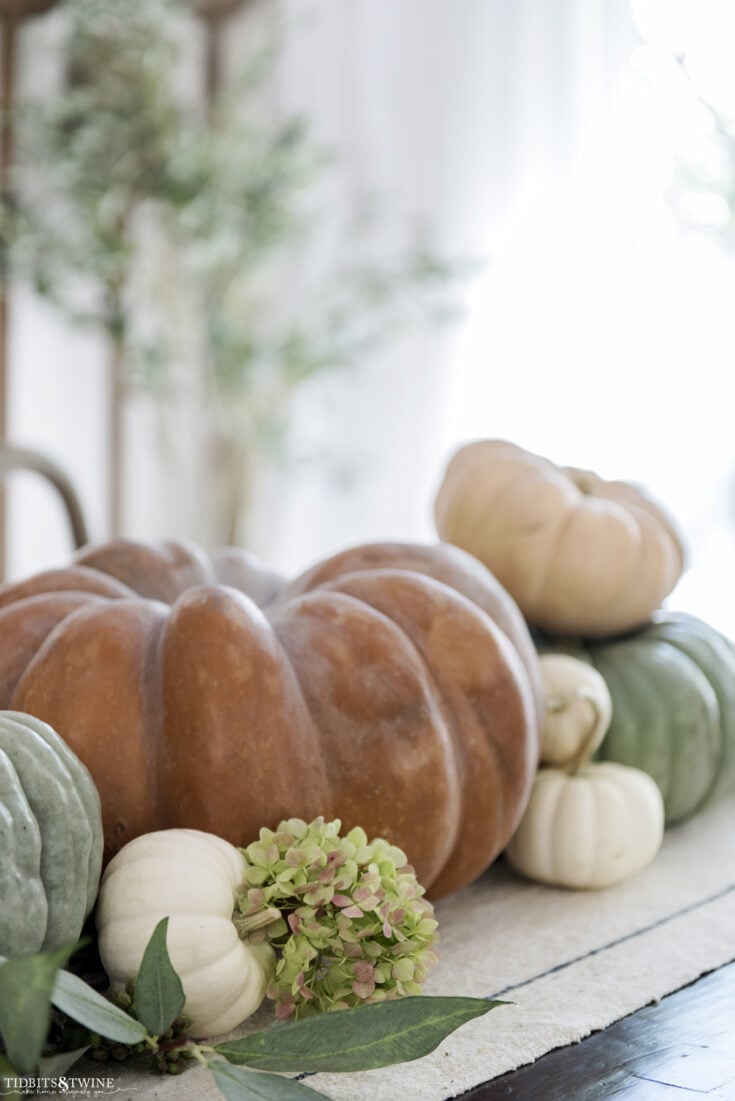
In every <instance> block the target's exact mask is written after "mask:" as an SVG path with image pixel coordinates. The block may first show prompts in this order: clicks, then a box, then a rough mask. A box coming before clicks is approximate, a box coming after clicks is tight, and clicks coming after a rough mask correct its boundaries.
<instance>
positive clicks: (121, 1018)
mask: <svg viewBox="0 0 735 1101" xmlns="http://www.w3.org/2000/svg"><path fill="white" fill-rule="evenodd" d="M51 1001H52V1002H53V1004H54V1005H55V1006H56V1008H57V1009H60V1010H61V1011H62V1013H66V1015H67V1016H68V1017H71V1019H72V1020H73V1021H76V1022H77V1023H78V1024H80V1025H84V1026H85V1027H86V1028H88V1029H90V1030H91V1031H92V1032H97V1033H98V1034H99V1035H100V1036H105V1037H107V1039H108V1040H117V1042H118V1043H120V1044H138V1043H140V1041H141V1040H145V1038H146V1035H147V1031H146V1026H145V1025H144V1024H142V1023H141V1022H140V1021H136V1020H135V1019H134V1018H133V1017H129V1016H128V1014H127V1013H125V1011H124V1010H122V1009H120V1008H119V1007H118V1006H116V1005H113V1004H112V1002H110V1001H108V1000H107V998H104V997H103V996H102V995H101V994H98V993H97V991H96V990H93V989H92V987H91V986H88V985H87V983H85V982H83V980H82V979H80V978H79V977H78V976H77V975H73V974H72V973H71V972H70V971H59V972H58V974H57V976H56V982H55V983H54V987H53V990H52V991H51Z"/></svg>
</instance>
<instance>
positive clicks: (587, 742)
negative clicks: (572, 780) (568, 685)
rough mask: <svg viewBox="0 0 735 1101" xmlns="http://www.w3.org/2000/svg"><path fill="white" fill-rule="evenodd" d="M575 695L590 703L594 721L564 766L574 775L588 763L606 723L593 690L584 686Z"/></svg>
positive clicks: (605, 717) (604, 715) (606, 719)
mask: <svg viewBox="0 0 735 1101" xmlns="http://www.w3.org/2000/svg"><path fill="white" fill-rule="evenodd" d="M577 695H578V696H579V697H580V699H583V700H587V702H588V703H589V704H591V706H592V710H593V711H594V713H595V721H594V722H593V723H592V726H591V727H590V728H589V730H588V731H587V734H586V735H585V737H584V739H583V740H582V744H581V745H580V747H579V749H578V750H577V752H576V753H575V754H574V756H573V757H570V759H569V761H568V762H567V764H566V765H565V766H564V768H565V769H566V771H567V772H568V773H569V775H570V776H576V775H577V773H578V772H579V770H580V769H581V768H582V767H583V766H584V765H586V764H589V761H590V759H591V757H592V754H593V752H594V750H595V748H596V747H597V745H598V744H599V740H600V734H604V732H605V727H606V726H607V723H608V717H607V715H606V714H605V712H604V711H602V710H600V707H599V705H598V702H597V699H596V698H595V695H594V693H593V692H590V691H589V690H588V689H586V688H580V690H579V692H578V693H577Z"/></svg>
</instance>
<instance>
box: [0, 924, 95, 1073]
mask: <svg viewBox="0 0 735 1101" xmlns="http://www.w3.org/2000/svg"><path fill="white" fill-rule="evenodd" d="M75 948H76V944H71V945H68V946H67V947H65V948H59V949H57V951H55V952H38V953H36V954H35V955H31V956H19V957H18V958H17V959H13V960H7V961H6V962H5V963H3V964H1V965H0V1035H1V1036H2V1038H3V1041H4V1043H5V1050H6V1052H7V1054H8V1058H9V1059H10V1061H11V1063H12V1064H13V1065H14V1066H15V1067H17V1069H18V1070H19V1071H20V1073H21V1074H29V1073H30V1072H31V1071H33V1070H34V1069H35V1067H36V1066H37V1065H38V1060H39V1059H40V1057H41V1051H42V1049H43V1045H44V1042H45V1040H46V1036H47V1035H48V1030H49V1025H50V1023H51V991H52V989H53V986H54V982H55V980H56V974H57V972H58V970H59V968H60V967H63V966H64V964H65V963H66V961H67V960H68V959H69V956H70V955H71V954H72V952H73V951H74V949H75Z"/></svg>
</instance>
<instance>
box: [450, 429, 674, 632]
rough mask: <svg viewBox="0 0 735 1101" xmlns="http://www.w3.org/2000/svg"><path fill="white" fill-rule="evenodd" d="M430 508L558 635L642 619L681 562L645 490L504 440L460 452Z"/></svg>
mask: <svg viewBox="0 0 735 1101" xmlns="http://www.w3.org/2000/svg"><path fill="white" fill-rule="evenodd" d="M435 513H436V524H437V530H438V532H439V535H440V536H441V538H442V539H443V540H445V541H447V542H450V543H454V544H455V545H456V546H458V547H462V548H463V549H464V550H466V551H469V552H470V553H471V554H473V555H474V556H475V557H476V558H479V559H480V561H481V562H484V564H485V565H486V566H487V567H488V568H489V569H490V570H491V571H492V573H493V574H495V576H496V577H497V579H498V580H499V581H500V583H501V584H502V585H503V586H504V587H505V588H506V589H507V590H508V592H509V593H510V594H511V596H513V597H514V598H515V600H516V602H517V603H518V605H519V606H520V608H521V611H522V612H523V613H524V614H525V616H526V618H527V619H528V620H530V621H531V622H532V623H534V624H536V625H537V626H539V627H541V628H543V629H544V630H546V631H549V632H551V633H554V634H563V635H583V636H588V637H600V636H604V635H610V634H617V633H619V632H622V631H626V630H628V629H630V628H632V627H636V626H638V625H639V624H641V623H643V622H644V621H645V620H646V619H647V618H648V616H649V615H650V613H651V612H652V611H653V610H654V609H656V608H658V607H659V606H660V605H661V603H662V601H663V599H664V598H665V597H666V596H667V595H668V594H669V593H670V592H671V590H672V589H673V587H674V585H675V584H676V582H677V581H678V579H679V577H680V575H681V572H682V569H683V567H684V551H683V548H682V544H681V541H680V538H679V536H678V534H677V531H676V529H675V527H674V525H673V523H672V521H671V520H670V519H669V517H668V516H667V515H666V514H665V513H664V511H663V510H662V509H661V508H660V507H659V506H658V505H657V504H655V503H654V502H653V501H652V500H651V499H650V498H649V497H648V496H647V495H646V494H645V493H644V492H643V491H642V490H640V489H638V488H636V487H635V486H633V485H630V484H628V483H627V482H607V481H604V480H603V479H601V478H598V477H597V475H596V474H593V473H592V472H590V471H587V470H579V469H577V468H576V467H558V466H555V465H554V463H552V462H550V461H549V460H547V459H544V458H541V457H540V456H538V455H533V454H531V453H530V452H528V451H524V450H523V449H522V448H520V447H517V446H516V445H515V444H512V443H508V442H507V441H505V440H480V441H477V442H475V443H472V444H469V445H468V446H466V447H464V448H462V449H461V450H460V451H458V452H457V454H456V455H455V456H454V457H453V458H452V460H451V462H450V463H449V466H448V468H447V471H446V474H445V477H444V481H443V484H442V486H441V488H440V489H439V493H438V495H437V499H436V507H435Z"/></svg>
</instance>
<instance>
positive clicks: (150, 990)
mask: <svg viewBox="0 0 735 1101" xmlns="http://www.w3.org/2000/svg"><path fill="white" fill-rule="evenodd" d="M167 928H168V918H167V917H165V918H161V920H160V921H159V923H158V925H157V926H156V928H155V929H154V930H153V934H152V935H151V939H150V940H149V941H148V944H147V945H146V950H145V952H144V953H143V959H142V960H141V963H140V969H139V971H138V978H137V979H136V982H135V994H134V996H133V1009H134V1010H135V1014H136V1016H137V1017H138V1020H139V1021H141V1022H142V1023H143V1024H144V1025H145V1027H146V1029H147V1030H148V1032H149V1033H150V1034H151V1036H161V1035H162V1033H164V1032H165V1031H166V1029H167V1028H170V1026H171V1025H172V1024H173V1022H174V1021H175V1020H176V1018H177V1017H178V1016H179V1014H180V1013H181V1010H182V1009H183V1008H184V1002H185V1001H186V995H185V994H184V988H183V986H182V985H181V979H180V978H179V976H178V975H177V974H176V972H175V971H174V969H173V966H172V964H171V960H170V959H169V955H168V951H167V949H166V930H167Z"/></svg>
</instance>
